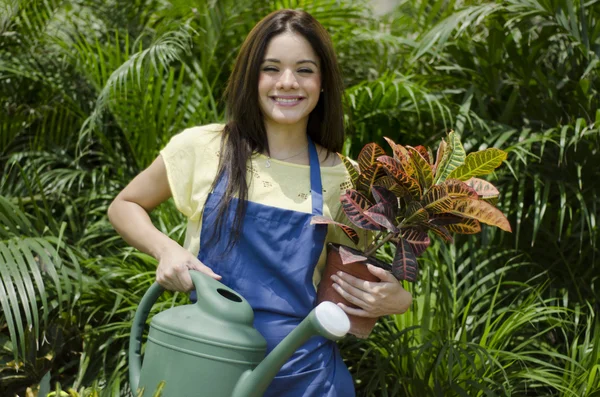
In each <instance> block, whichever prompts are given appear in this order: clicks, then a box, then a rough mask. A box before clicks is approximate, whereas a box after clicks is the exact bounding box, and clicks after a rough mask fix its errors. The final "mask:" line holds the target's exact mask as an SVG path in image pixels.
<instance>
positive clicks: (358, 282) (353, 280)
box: [335, 272, 379, 292]
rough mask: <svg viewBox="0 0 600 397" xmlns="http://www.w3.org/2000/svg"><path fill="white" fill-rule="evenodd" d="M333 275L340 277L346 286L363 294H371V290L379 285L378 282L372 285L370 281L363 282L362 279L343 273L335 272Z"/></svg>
mask: <svg viewBox="0 0 600 397" xmlns="http://www.w3.org/2000/svg"><path fill="white" fill-rule="evenodd" d="M335 275H336V276H338V277H340V278H341V279H342V280H344V281H345V282H347V283H348V284H350V285H352V286H354V287H356V288H358V289H360V290H363V291H365V292H371V291H372V290H373V288H374V287H375V286H376V284H379V282H377V283H373V282H371V281H367V280H363V279H360V278H357V277H354V276H352V275H350V274H348V273H345V272H337V273H336V274H335Z"/></svg>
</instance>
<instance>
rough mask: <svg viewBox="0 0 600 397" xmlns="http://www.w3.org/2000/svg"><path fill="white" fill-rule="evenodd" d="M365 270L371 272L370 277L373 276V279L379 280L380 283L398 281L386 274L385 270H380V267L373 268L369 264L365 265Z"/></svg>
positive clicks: (389, 273)
mask: <svg viewBox="0 0 600 397" xmlns="http://www.w3.org/2000/svg"><path fill="white" fill-rule="evenodd" d="M367 269H368V270H369V272H371V274H372V275H374V276H375V277H377V278H379V279H380V280H381V281H387V282H390V283H391V282H394V283H395V282H398V280H397V279H396V277H394V275H393V274H392V273H391V272H388V271H387V270H385V269H382V268H380V267H377V266H373V265H371V264H367Z"/></svg>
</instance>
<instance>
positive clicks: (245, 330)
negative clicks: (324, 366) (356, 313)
mask: <svg viewBox="0 0 600 397" xmlns="http://www.w3.org/2000/svg"><path fill="white" fill-rule="evenodd" d="M190 276H191V277H192V281H193V283H194V287H195V288H196V293H197V294H198V301H197V303H195V304H191V305H183V306H178V307H174V308H171V309H169V310H165V311H163V312H161V313H159V314H157V315H156V316H154V317H153V318H152V321H151V323H150V332H149V333H148V341H147V343H146V350H145V354H144V363H143V365H142V357H141V349H142V333H143V330H144V325H145V324H146V319H147V318H148V313H149V312H150V309H151V308H152V305H153V304H154V302H156V299H158V297H159V296H160V295H161V294H162V292H163V288H162V287H161V286H160V285H158V283H154V284H153V285H152V286H151V287H150V289H149V290H148V291H147V292H146V294H145V295H144V297H143V298H142V301H141V302H140V306H139V307H138V309H137V311H136V313H135V318H134V320H133V327H132V329H131V336H130V339H129V381H130V385H131V390H132V391H133V393H134V396H136V397H137V396H139V393H140V392H141V390H142V389H143V390H144V394H143V395H144V396H148V397H151V396H153V395H154V393H155V390H157V388H158V387H159V385H160V384H161V382H164V384H163V388H162V396H163V397H260V396H262V395H263V393H264V391H265V390H266V388H267V386H269V384H270V383H271V381H272V380H273V378H274V377H275V375H276V374H277V372H278V371H279V369H280V368H281V366H282V365H283V364H284V363H285V362H286V361H287V359H288V358H289V357H290V356H291V355H292V354H293V353H294V352H295V351H296V350H297V349H298V348H299V347H300V346H302V344H304V342H306V340H307V339H309V338H310V337H312V336H315V335H322V336H324V337H326V338H328V339H331V340H337V339H340V338H342V337H343V336H344V335H346V333H347V332H348V330H349V329H350V321H349V320H348V316H347V315H346V313H345V312H344V311H343V310H342V309H340V308H339V307H338V306H336V305H335V304H334V303H332V302H323V303H321V304H320V305H318V306H317V307H316V308H314V309H313V310H312V311H311V312H310V314H309V315H308V316H307V317H306V318H305V319H304V320H303V321H302V322H301V323H300V324H299V325H298V326H297V327H296V328H295V329H294V330H293V331H292V332H291V333H290V334H289V335H288V336H287V337H286V338H285V339H284V340H283V341H281V343H280V344H279V345H277V346H276V347H275V349H273V351H272V352H271V353H270V354H269V355H268V356H267V357H265V351H266V347H267V343H266V341H265V339H264V338H263V337H262V336H261V335H260V333H259V332H258V331H257V330H256V329H254V328H253V327H252V324H253V320H254V312H253V311H252V308H251V307H250V304H248V302H247V301H246V300H245V299H244V298H243V297H241V296H240V295H239V294H237V293H236V292H235V291H233V290H232V289H230V288H228V287H226V286H225V285H223V284H221V283H220V282H218V281H216V280H215V279H213V278H211V277H209V276H207V275H205V274H204V273H201V272H199V271H195V270H191V271H190ZM136 390H138V392H136Z"/></svg>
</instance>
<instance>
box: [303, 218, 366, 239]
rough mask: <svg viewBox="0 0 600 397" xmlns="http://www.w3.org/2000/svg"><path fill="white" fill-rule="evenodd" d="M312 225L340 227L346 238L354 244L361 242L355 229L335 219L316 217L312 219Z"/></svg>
mask: <svg viewBox="0 0 600 397" xmlns="http://www.w3.org/2000/svg"><path fill="white" fill-rule="evenodd" d="M310 224H311V225H335V226H337V227H339V228H340V229H342V231H343V232H344V233H345V234H346V236H348V238H349V239H350V240H352V242H353V243H354V244H358V242H359V241H360V239H359V237H358V233H356V231H355V230H354V229H352V228H351V227H350V226H348V225H344V224H343V223H340V222H336V221H334V220H333V219H330V218H327V217H324V216H321V215H315V216H313V217H312V218H311V220H310Z"/></svg>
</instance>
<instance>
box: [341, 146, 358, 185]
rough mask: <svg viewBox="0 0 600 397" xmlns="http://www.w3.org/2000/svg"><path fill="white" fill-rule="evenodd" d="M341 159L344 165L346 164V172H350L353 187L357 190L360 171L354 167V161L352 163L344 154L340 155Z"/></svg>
mask: <svg viewBox="0 0 600 397" xmlns="http://www.w3.org/2000/svg"><path fill="white" fill-rule="evenodd" d="M338 156H339V158H340V159H341V160H342V163H344V166H345V167H346V171H348V174H349V175H350V180H351V181H352V187H354V188H356V180H357V179H358V175H359V174H358V170H357V169H356V166H355V165H354V163H353V162H352V161H350V159H349V158H348V157H346V156H344V155H342V154H339V153H338Z"/></svg>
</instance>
